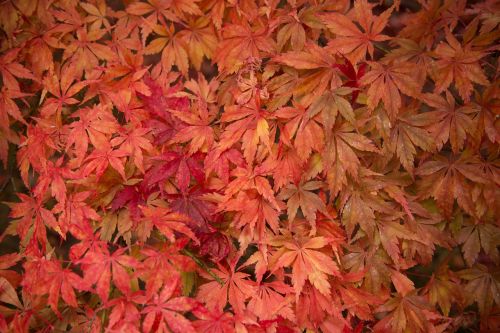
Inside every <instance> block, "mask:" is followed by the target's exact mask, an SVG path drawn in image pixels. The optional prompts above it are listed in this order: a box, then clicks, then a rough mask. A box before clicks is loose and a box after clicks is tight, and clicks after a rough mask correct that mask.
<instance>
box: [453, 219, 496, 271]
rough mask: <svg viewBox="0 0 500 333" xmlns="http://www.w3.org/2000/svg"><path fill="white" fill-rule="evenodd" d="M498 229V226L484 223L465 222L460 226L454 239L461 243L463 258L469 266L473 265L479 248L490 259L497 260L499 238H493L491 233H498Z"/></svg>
mask: <svg viewBox="0 0 500 333" xmlns="http://www.w3.org/2000/svg"><path fill="white" fill-rule="evenodd" d="M499 231H500V230H499V228H498V227H496V226H494V225H491V224H486V223H477V224H471V223H467V224H466V225H464V226H462V228H461V229H460V231H459V232H458V234H457V236H456V239H457V241H458V243H460V244H462V251H463V254H464V259H465V262H466V263H467V265H469V267H472V266H473V265H474V263H475V262H476V259H477V257H478V255H479V252H480V251H481V249H483V251H484V253H486V254H488V255H489V256H490V258H491V259H493V260H495V261H498V259H499V253H498V250H497V245H496V244H497V243H498V242H499V240H495V237H494V236H493V235H495V234H498V232H499Z"/></svg>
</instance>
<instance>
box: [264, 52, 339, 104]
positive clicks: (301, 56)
mask: <svg viewBox="0 0 500 333" xmlns="http://www.w3.org/2000/svg"><path fill="white" fill-rule="evenodd" d="M273 60H274V61H275V62H278V63H281V64H284V65H287V66H290V67H293V68H296V69H307V70H314V71H312V72H311V73H310V74H308V75H307V76H305V77H304V78H303V79H302V81H301V82H300V83H299V85H298V87H296V88H295V89H294V92H295V93H296V94H304V93H312V94H316V95H321V94H322V93H323V92H324V91H325V90H327V89H328V88H329V89H334V88H337V87H339V86H340V85H341V80H340V76H339V73H338V70H337V66H336V63H337V59H336V58H335V57H334V56H333V55H331V54H329V53H328V52H325V50H324V49H322V48H321V47H319V46H317V45H315V44H313V43H309V44H307V51H291V52H287V53H283V54H280V55H278V56H276V57H274V58H273Z"/></svg>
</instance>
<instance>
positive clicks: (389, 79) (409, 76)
mask: <svg viewBox="0 0 500 333" xmlns="http://www.w3.org/2000/svg"><path fill="white" fill-rule="evenodd" d="M368 64H369V65H370V67H371V70H370V71H369V72H367V73H366V74H365V75H364V76H363V77H362V78H361V79H360V84H361V85H369V86H370V87H369V88H368V91H367V94H368V99H367V105H368V107H369V108H370V109H372V110H374V109H375V108H376V107H377V106H378V104H379V102H380V100H382V101H383V102H384V107H385V109H386V110H387V112H388V114H389V117H390V118H391V119H394V118H396V116H397V114H398V113H399V111H400V109H401V105H402V102H401V92H402V93H404V94H405V95H408V96H412V97H418V95H419V93H420V89H421V86H420V85H419V84H418V83H417V82H416V81H415V80H414V78H413V71H414V66H415V65H414V64H411V63H403V62H400V63H396V64H392V65H389V66H384V65H383V64H381V63H378V62H374V61H369V62H368Z"/></svg>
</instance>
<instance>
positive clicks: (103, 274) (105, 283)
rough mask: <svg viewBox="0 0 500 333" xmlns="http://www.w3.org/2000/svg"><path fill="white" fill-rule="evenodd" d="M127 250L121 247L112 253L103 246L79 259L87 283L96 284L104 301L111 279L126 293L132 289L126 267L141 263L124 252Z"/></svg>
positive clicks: (133, 266) (106, 299)
mask: <svg viewBox="0 0 500 333" xmlns="http://www.w3.org/2000/svg"><path fill="white" fill-rule="evenodd" d="M125 251H126V249H125V248H121V249H118V250H116V251H115V252H113V253H112V254H110V253H109V251H108V249H107V248H106V247H101V248H100V249H99V250H89V251H88V252H87V253H86V254H85V256H84V257H83V258H82V259H80V260H78V263H79V264H80V265H81V266H82V271H83V279H84V281H85V283H89V284H92V285H93V284H95V285H96V293H97V295H99V297H100V298H101V300H103V301H104V302H107V301H108V298H109V291H110V287H111V283H110V279H112V280H113V285H114V286H116V287H117V288H118V289H119V290H120V291H121V292H123V293H124V294H128V293H129V292H130V290H131V288H130V282H131V278H130V276H129V274H128V273H127V269H126V268H137V267H138V265H139V263H138V262H137V260H136V259H134V258H133V257H131V256H129V255H126V254H124V253H125Z"/></svg>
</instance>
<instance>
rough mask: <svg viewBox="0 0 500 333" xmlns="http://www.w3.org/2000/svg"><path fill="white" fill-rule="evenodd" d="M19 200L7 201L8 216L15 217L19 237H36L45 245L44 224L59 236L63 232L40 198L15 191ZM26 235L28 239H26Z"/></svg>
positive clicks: (45, 232) (23, 238)
mask: <svg viewBox="0 0 500 333" xmlns="http://www.w3.org/2000/svg"><path fill="white" fill-rule="evenodd" d="M17 196H18V197H19V199H20V200H21V202H16V203H9V204H8V205H9V207H10V209H11V211H10V215H9V216H10V217H11V218H14V219H16V220H17V221H16V230H17V233H18V234H19V236H20V238H21V239H22V240H24V241H27V240H28V239H30V238H33V239H36V240H38V241H39V242H40V244H41V245H42V246H43V247H45V245H46V244H47V231H46V229H45V226H48V227H49V228H51V229H52V230H54V231H56V232H57V233H58V234H59V235H60V236H61V237H63V238H64V237H65V233H64V232H63V231H62V230H61V227H60V226H59V224H58V223H57V220H56V218H55V217H54V214H53V213H52V212H51V211H50V210H48V209H47V208H45V207H43V203H42V201H41V200H40V199H36V198H33V197H31V196H28V195H26V194H23V193H17ZM26 237H28V239H26Z"/></svg>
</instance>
